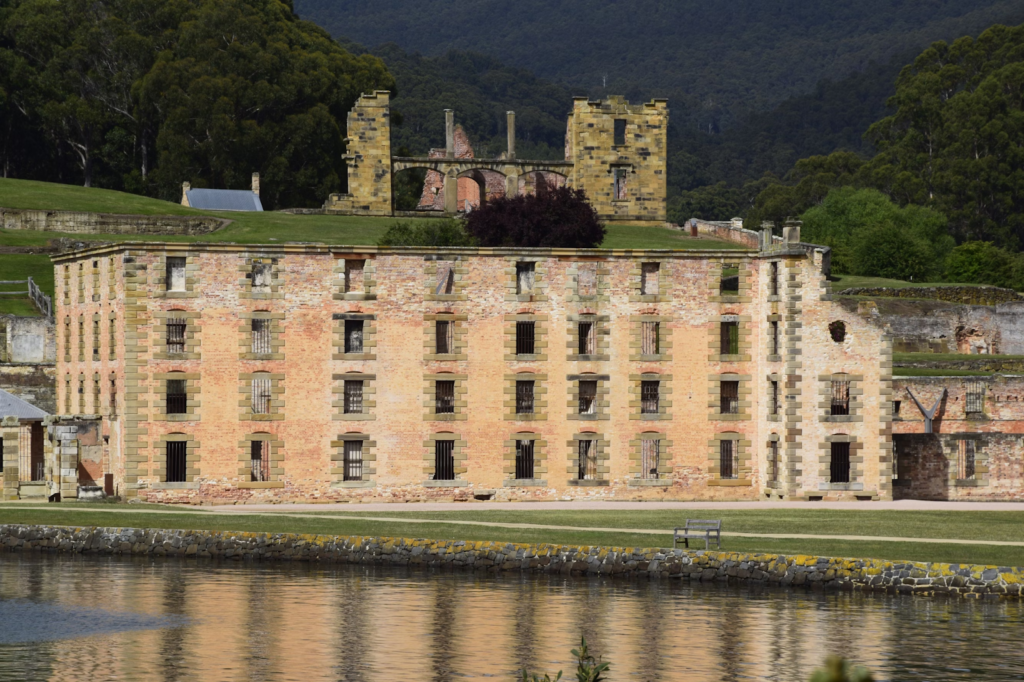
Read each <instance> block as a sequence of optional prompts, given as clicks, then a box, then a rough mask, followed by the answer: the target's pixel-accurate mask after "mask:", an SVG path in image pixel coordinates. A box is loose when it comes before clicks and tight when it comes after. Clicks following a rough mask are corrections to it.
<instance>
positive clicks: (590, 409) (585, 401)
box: [580, 381, 597, 414]
mask: <svg viewBox="0 0 1024 682" xmlns="http://www.w3.org/2000/svg"><path fill="white" fill-rule="evenodd" d="M596 408H597V382H596V381H581V382H580V414H594V413H595V412H596Z"/></svg>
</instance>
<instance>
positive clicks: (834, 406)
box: [829, 379, 850, 417]
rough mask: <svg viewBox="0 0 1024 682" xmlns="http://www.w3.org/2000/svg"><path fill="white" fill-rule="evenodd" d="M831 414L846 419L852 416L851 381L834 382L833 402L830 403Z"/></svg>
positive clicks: (837, 380)
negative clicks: (849, 415)
mask: <svg viewBox="0 0 1024 682" xmlns="http://www.w3.org/2000/svg"><path fill="white" fill-rule="evenodd" d="M829 414H830V415H832V416H833V417H844V416H846V415H848V414H850V382H849V380H846V379H833V380H832V400H831V402H830V407H829Z"/></svg>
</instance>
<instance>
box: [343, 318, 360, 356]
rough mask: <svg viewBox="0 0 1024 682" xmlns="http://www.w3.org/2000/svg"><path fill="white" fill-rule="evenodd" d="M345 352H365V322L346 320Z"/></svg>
mask: <svg viewBox="0 0 1024 682" xmlns="http://www.w3.org/2000/svg"><path fill="white" fill-rule="evenodd" d="M345 352H346V353H362V352H363V321H362V320H345Z"/></svg>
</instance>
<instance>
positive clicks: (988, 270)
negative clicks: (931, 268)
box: [945, 242, 1024, 288]
mask: <svg viewBox="0 0 1024 682" xmlns="http://www.w3.org/2000/svg"><path fill="white" fill-rule="evenodd" d="M1022 258H1024V257H1022V256H1021V255H1020V254H1016V253H1011V252H1009V251H1007V250H1006V249H1002V248H1000V247H998V246H996V245H995V244H993V243H992V242H965V243H963V244H961V245H960V246H958V247H956V248H955V249H953V250H952V251H950V252H949V257H948V258H946V272H945V279H946V281H947V282H963V283H966V284H992V285H994V286H1000V287H1011V288H1021V287H1022V286H1024V282H1021V281H1020V278H1019V271H1020V268H1021V265H1022V263H1021V260H1022Z"/></svg>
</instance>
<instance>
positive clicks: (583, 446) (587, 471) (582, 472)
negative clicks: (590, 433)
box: [577, 440, 597, 481]
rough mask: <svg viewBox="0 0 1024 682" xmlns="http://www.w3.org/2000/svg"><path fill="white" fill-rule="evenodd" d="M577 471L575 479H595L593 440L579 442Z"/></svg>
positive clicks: (595, 466) (595, 447) (595, 457)
mask: <svg viewBox="0 0 1024 682" xmlns="http://www.w3.org/2000/svg"><path fill="white" fill-rule="evenodd" d="M579 458H580V462H579V471H578V472H577V477H578V479H579V480H581V481H593V480H596V479H597V442H596V441H593V440H581V441H579Z"/></svg>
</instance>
